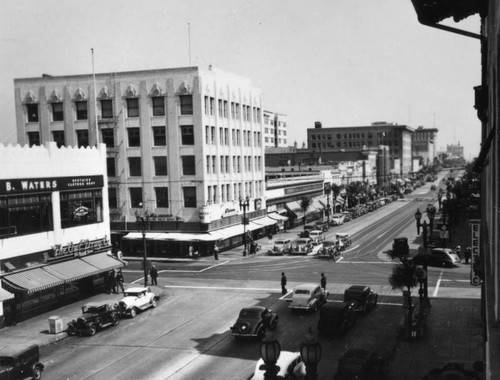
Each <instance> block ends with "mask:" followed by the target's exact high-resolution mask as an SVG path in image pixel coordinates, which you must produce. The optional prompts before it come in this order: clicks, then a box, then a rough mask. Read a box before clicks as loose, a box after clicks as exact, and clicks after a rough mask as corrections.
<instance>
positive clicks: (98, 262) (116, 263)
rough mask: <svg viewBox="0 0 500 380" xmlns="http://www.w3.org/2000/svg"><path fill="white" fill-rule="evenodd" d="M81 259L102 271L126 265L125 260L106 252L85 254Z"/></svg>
mask: <svg viewBox="0 0 500 380" xmlns="http://www.w3.org/2000/svg"><path fill="white" fill-rule="evenodd" d="M80 260H83V261H85V262H86V263H87V264H90V265H92V266H94V267H96V268H98V269H100V272H105V271H108V270H112V269H118V268H121V267H124V266H125V263H124V262H123V261H120V260H118V259H116V258H115V257H113V256H110V255H108V254H107V253H106V252H103V253H98V254H95V255H90V256H84V257H81V258H80Z"/></svg>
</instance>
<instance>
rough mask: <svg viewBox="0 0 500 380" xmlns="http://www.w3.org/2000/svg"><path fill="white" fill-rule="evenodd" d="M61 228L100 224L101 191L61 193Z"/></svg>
mask: <svg viewBox="0 0 500 380" xmlns="http://www.w3.org/2000/svg"><path fill="white" fill-rule="evenodd" d="M60 206H61V226H62V228H70V227H76V226H80V225H84V224H93V223H100V222H102V220H103V219H102V191H101V190H87V191H74V192H73V191H72V192H69V191H68V192H66V191H63V192H61V193H60Z"/></svg>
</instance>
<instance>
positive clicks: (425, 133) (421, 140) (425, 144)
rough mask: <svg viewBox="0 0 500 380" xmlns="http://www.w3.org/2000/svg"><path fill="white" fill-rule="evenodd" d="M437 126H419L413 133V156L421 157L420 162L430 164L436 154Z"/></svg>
mask: <svg viewBox="0 0 500 380" xmlns="http://www.w3.org/2000/svg"><path fill="white" fill-rule="evenodd" d="M438 132H439V130H438V129H437V128H424V127H418V128H417V129H415V131H414V133H413V141H412V148H413V157H414V158H417V159H419V162H420V164H422V165H430V164H432V163H433V162H434V158H437V155H436V136H437V133H438Z"/></svg>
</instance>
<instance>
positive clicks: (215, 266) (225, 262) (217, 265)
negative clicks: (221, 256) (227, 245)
mask: <svg viewBox="0 0 500 380" xmlns="http://www.w3.org/2000/svg"><path fill="white" fill-rule="evenodd" d="M228 262H229V261H223V262H222V263H220V264H215V265H212V266H209V267H208V268H204V269H201V270H200V271H199V272H205V271H206V270H209V269H212V268H217V267H219V266H221V265H224V264H227V263H228Z"/></svg>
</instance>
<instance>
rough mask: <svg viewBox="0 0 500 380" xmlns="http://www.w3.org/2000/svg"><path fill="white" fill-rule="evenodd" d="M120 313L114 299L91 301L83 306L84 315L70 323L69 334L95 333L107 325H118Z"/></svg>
mask: <svg viewBox="0 0 500 380" xmlns="http://www.w3.org/2000/svg"><path fill="white" fill-rule="evenodd" d="M119 322H120V313H119V311H118V308H117V304H116V303H114V301H102V302H89V303H87V304H85V305H83V306H82V315H81V316H80V317H78V318H77V319H76V320H75V319H73V320H72V321H71V322H69V323H68V329H67V332H68V335H76V334H78V335H80V336H81V335H90V336H92V335H95V333H96V332H97V331H99V330H101V329H102V328H104V327H106V326H110V325H112V326H117V325H118V323H119Z"/></svg>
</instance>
